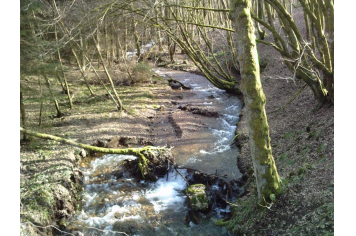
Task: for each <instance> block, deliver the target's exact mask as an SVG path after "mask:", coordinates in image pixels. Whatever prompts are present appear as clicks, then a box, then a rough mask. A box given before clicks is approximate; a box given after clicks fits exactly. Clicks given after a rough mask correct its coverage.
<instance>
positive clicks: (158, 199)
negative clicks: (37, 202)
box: [67, 70, 241, 236]
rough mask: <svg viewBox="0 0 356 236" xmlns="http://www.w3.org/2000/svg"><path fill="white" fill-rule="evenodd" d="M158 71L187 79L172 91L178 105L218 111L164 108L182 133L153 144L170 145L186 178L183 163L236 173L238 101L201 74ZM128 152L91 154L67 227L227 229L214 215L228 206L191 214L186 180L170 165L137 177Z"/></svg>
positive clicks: (87, 230) (89, 231) (182, 231)
mask: <svg viewBox="0 0 356 236" xmlns="http://www.w3.org/2000/svg"><path fill="white" fill-rule="evenodd" d="M159 73H161V74H165V73H168V74H169V75H170V76H172V77H173V78H175V79H177V80H180V81H181V82H183V83H189V84H190V85H192V87H193V90H191V91H178V92H177V94H178V95H183V99H180V100H179V103H180V105H184V104H188V103H189V104H192V105H194V106H200V107H213V108H214V110H216V111H218V112H219V114H220V117H219V118H212V117H203V116H198V118H192V117H188V118H187V117H184V115H183V113H184V111H180V110H174V111H173V112H172V111H169V112H172V117H173V118H174V119H175V121H176V122H177V124H178V125H181V126H182V127H184V129H183V136H182V138H177V137H175V136H174V137H173V136H172V137H168V138H165V139H164V140H158V141H157V143H155V144H156V145H165V144H169V145H171V146H174V148H173V150H172V151H173V154H174V156H175V159H176V162H177V163H178V164H179V166H180V168H181V169H180V170H179V171H180V173H181V174H182V175H183V176H185V177H186V178H187V179H189V178H191V176H189V174H188V173H187V171H186V170H185V169H184V168H187V167H190V168H194V169H198V170H202V171H204V172H208V173H216V172H217V173H218V174H220V175H227V176H228V178H231V179H232V178H234V179H237V178H239V177H240V176H241V173H240V172H239V170H238V169H237V155H238V150H237V148H236V147H231V146H230V143H231V140H232V138H233V137H234V130H235V128H236V127H235V125H236V123H237V121H238V115H239V113H240V107H241V103H240V101H239V100H238V99H237V98H236V97H235V96H231V95H229V94H227V93H225V92H224V91H222V90H219V89H216V88H214V87H213V86H212V85H211V84H210V83H209V82H207V80H206V79H205V78H204V77H202V76H198V75H193V74H189V73H186V72H176V71H168V70H161V71H159ZM182 112H183V113H182ZM184 122H185V123H184ZM160 127H161V126H159V127H158V125H157V127H156V128H155V129H154V132H158V133H159V132H160V131H162V129H163V128H164V126H163V127H161V128H160ZM164 129H165V128H164ZM130 158H131V159H134V158H135V157H133V156H131V157H130V156H122V155H105V156H102V157H100V158H97V159H95V160H93V161H92V162H91V163H90V165H89V167H88V168H87V169H85V170H84V171H85V172H84V173H85V190H86V192H85V195H84V201H83V210H82V212H80V213H79V214H78V215H77V217H76V218H75V219H74V220H72V221H71V222H69V224H68V227H67V230H68V231H70V232H72V233H73V234H76V235H122V234H119V233H117V232H125V233H126V234H127V235H142V236H144V235H147V236H150V235H162V236H163V235H182V236H183V235H184V236H185V235H204V236H206V235H216V236H217V235H230V233H229V232H228V231H227V230H226V229H225V228H224V227H218V226H216V225H215V222H216V220H218V219H219V218H221V217H224V216H226V214H228V213H229V211H230V209H229V207H226V208H224V209H221V208H214V209H213V211H212V212H211V215H210V216H209V217H208V216H206V215H204V214H201V215H198V216H197V217H198V218H197V219H195V220H192V217H191V216H190V215H189V210H188V207H187V201H186V196H185V195H184V193H183V191H184V189H185V188H186V187H187V186H186V182H185V181H184V180H183V179H182V177H181V176H180V175H177V173H176V172H174V171H172V172H170V174H169V175H168V177H167V176H165V177H164V178H162V179H159V180H158V181H157V182H156V183H148V182H145V181H141V182H137V181H136V180H135V179H134V178H132V176H130V175H129V173H127V172H125V170H124V169H123V166H122V165H121V164H122V163H123V161H124V160H125V159H130ZM216 188H219V187H218V186H216Z"/></svg>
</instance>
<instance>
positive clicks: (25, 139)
mask: <svg viewBox="0 0 356 236" xmlns="http://www.w3.org/2000/svg"><path fill="white" fill-rule="evenodd" d="M20 112H21V120H22V125H23V127H25V128H26V127H27V124H26V113H25V105H24V104H23V97H22V92H20ZM22 140H23V141H28V140H29V138H28V137H27V136H26V134H25V133H24V134H23V138H22Z"/></svg>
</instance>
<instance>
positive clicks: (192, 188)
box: [185, 184, 205, 194]
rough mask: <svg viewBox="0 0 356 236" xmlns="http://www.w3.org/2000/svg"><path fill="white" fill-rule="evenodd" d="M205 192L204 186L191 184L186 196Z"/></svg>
mask: <svg viewBox="0 0 356 236" xmlns="http://www.w3.org/2000/svg"><path fill="white" fill-rule="evenodd" d="M204 190H205V185H204V184H193V185H190V186H189V187H188V188H187V189H186V190H185V193H186V194H195V193H199V192H202V191H204Z"/></svg>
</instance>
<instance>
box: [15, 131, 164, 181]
mask: <svg viewBox="0 0 356 236" xmlns="http://www.w3.org/2000/svg"><path fill="white" fill-rule="evenodd" d="M20 131H21V132H23V133H25V134H28V135H32V136H35V137H38V138H42V139H49V140H54V141H57V142H61V143H66V144H70V145H73V146H77V147H81V148H84V149H86V150H90V151H93V152H100V153H108V154H120V155H133V156H136V157H138V159H139V161H138V168H139V170H140V172H141V175H142V177H143V178H144V179H146V178H147V177H149V176H150V175H151V174H150V171H149V168H148V162H147V158H146V157H145V155H144V154H145V153H149V152H152V151H158V152H164V151H167V150H169V148H166V147H153V146H146V147H142V148H123V149H118V148H103V147H96V146H91V145H87V144H82V143H78V142H75V141H73V140H70V139H65V138H61V137H58V136H54V135H50V134H44V133H37V132H33V131H30V130H27V129H24V128H22V127H20Z"/></svg>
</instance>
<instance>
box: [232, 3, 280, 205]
mask: <svg viewBox="0 0 356 236" xmlns="http://www.w3.org/2000/svg"><path fill="white" fill-rule="evenodd" d="M231 6H232V8H233V13H232V18H233V20H234V22H235V28H236V39H237V41H236V47H237V51H238V61H239V64H240V70H241V78H242V85H241V90H242V93H243V95H244V101H245V106H246V113H247V119H248V130H249V143H250V148H251V157H252V162H253V166H254V171H255V177H256V185H257V191H258V199H259V202H265V201H271V200H273V199H274V197H275V196H276V195H277V194H278V193H279V192H280V189H281V186H280V178H279V175H278V172H277V168H276V165H275V163H274V159H273V156H272V148H271V144H270V137H269V127H268V122H267V116H266V111H265V104H266V97H265V94H264V92H263V88H262V84H261V79H260V68H259V64H258V54H257V48H256V38H255V33H254V32H255V29H254V27H253V23H252V18H251V13H250V7H251V0H232V4H231Z"/></svg>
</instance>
